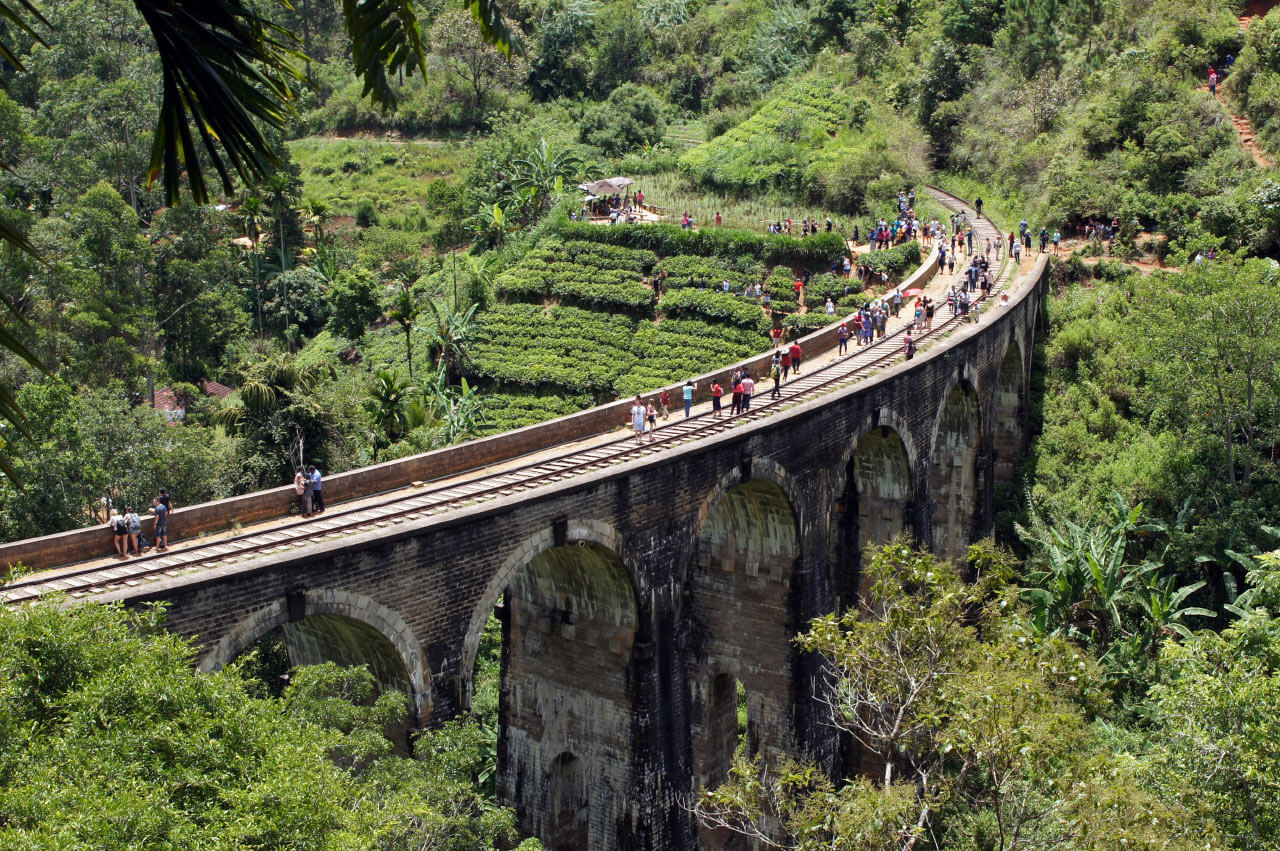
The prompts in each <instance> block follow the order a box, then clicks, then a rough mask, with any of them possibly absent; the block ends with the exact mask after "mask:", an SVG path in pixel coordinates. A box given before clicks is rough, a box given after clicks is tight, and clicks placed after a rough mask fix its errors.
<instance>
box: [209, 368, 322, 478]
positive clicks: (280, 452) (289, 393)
mask: <svg viewBox="0 0 1280 851" xmlns="http://www.w3.org/2000/svg"><path fill="white" fill-rule="evenodd" d="M333 376H334V369H333V367H332V366H331V365H329V364H320V363H314V364H311V365H310V366H307V367H304V368H301V369H300V368H299V367H298V365H297V363H296V362H295V361H294V359H293V358H292V357H291V356H289V355H287V354H284V353H278V354H275V355H273V356H271V357H267V358H263V359H261V360H258V361H254V362H253V363H251V364H249V365H248V366H247V367H243V375H242V379H241V382H240V390H239V401H238V402H230V403H229V404H226V405H225V406H224V407H222V408H220V409H219V410H218V411H217V412H216V413H215V414H214V422H215V423H217V424H218V425H220V426H222V427H223V428H225V429H226V430H227V432H228V433H229V434H232V435H238V436H242V437H245V438H248V442H249V443H250V445H259V446H262V447H265V448H266V449H267V450H269V454H274V455H275V456H276V461H277V462H278V465H277V468H276V470H274V471H266V472H267V475H268V476H271V475H275V474H277V473H289V472H290V471H291V470H292V469H293V468H294V467H297V466H299V465H301V464H302V462H303V452H304V449H305V443H306V441H308V440H309V441H310V442H312V443H313V444H314V443H316V442H317V441H318V440H319V439H321V438H324V437H332V436H333V434H334V429H333V426H332V414H331V412H330V411H328V410H327V409H326V408H325V407H324V405H323V404H322V403H321V401H320V397H319V396H318V395H317V393H316V391H317V390H318V388H319V387H320V385H321V383H322V382H324V381H325V380H326V379H331V378H333ZM269 481H271V479H269V478H265V477H264V481H263V482H262V483H263V484H266V483H268V482H269Z"/></svg>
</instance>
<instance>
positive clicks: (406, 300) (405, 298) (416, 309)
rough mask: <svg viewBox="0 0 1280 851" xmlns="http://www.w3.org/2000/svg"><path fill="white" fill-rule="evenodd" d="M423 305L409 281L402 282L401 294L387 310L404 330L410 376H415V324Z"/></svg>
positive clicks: (391, 318)
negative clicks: (414, 294) (415, 299)
mask: <svg viewBox="0 0 1280 851" xmlns="http://www.w3.org/2000/svg"><path fill="white" fill-rule="evenodd" d="M421 311H422V306H421V305H420V304H418V302H416V301H414V299H413V291H412V290H411V289H410V288H409V282H408V281H401V282H400V295H398V296H397V297H396V300H395V303H394V304H392V305H391V309H390V310H389V311H387V318H388V319H390V320H391V321H392V322H397V323H399V325H400V329H401V330H402V331H404V351H405V357H407V358H408V360H409V378H410V379H412V378H413V326H414V323H415V322H417V321H418V314H419V313H421Z"/></svg>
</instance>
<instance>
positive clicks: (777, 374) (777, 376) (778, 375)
mask: <svg viewBox="0 0 1280 851" xmlns="http://www.w3.org/2000/svg"><path fill="white" fill-rule="evenodd" d="M769 377H770V378H772V379H773V392H771V393H770V394H769V398H771V399H781V398H782V389H781V387H782V370H781V369H779V368H778V365H777V364H776V363H775V364H774V365H773V368H772V369H770V370H769Z"/></svg>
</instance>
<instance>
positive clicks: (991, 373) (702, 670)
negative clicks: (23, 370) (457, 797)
mask: <svg viewBox="0 0 1280 851" xmlns="http://www.w3.org/2000/svg"><path fill="white" fill-rule="evenodd" d="M1044 269H1045V264H1044V262H1043V261H1041V263H1039V264H1038V265H1037V266H1036V267H1035V270H1034V271H1033V272H1032V273H1031V274H1030V275H1029V276H1027V277H1024V278H1023V279H1022V280H1021V281H1019V282H1017V283H1016V284H1014V285H1013V286H1011V287H1010V288H1009V289H1008V290H1007V292H1008V293H1009V295H1010V296H1011V298H1010V300H1009V302H1008V303H1007V304H1005V305H1001V306H999V307H996V308H992V309H989V310H987V311H986V312H984V314H983V320H982V324H980V325H974V326H964V327H962V329H961V330H959V331H957V332H956V333H954V334H952V335H951V336H950V337H949V338H948V339H946V340H945V341H942V342H940V343H938V344H936V345H934V346H932V347H931V348H929V349H928V350H926V351H924V352H923V353H922V354H921V355H920V356H918V357H917V358H916V359H915V360H913V361H910V362H907V363H902V364H899V365H897V366H893V367H891V368H889V369H886V370H884V371H882V372H880V373H878V374H876V375H874V376H872V377H870V378H867V379H866V380H863V381H860V382H858V383H856V384H854V385H851V386H849V387H846V388H844V389H841V390H837V391H834V392H831V393H829V394H827V395H824V396H821V397H819V398H817V399H815V400H813V401H810V402H807V403H805V404H801V405H798V406H795V407H793V408H791V409H789V410H786V411H784V412H781V413H779V414H777V415H775V416H769V417H765V418H763V419H761V420H759V421H757V422H751V423H744V424H743V425H742V426H741V427H740V428H734V429H729V430H728V431H726V432H724V433H722V434H720V435H717V436H714V437H710V438H707V439H704V440H700V441H696V442H690V443H687V444H685V445H683V446H678V447H676V448H673V449H671V450H670V451H664V452H661V453H657V454H654V455H651V456H649V457H647V458H644V459H642V460H637V461H632V462H627V463H623V464H619V465H617V466H614V467H610V468H608V469H604V470H600V471H598V472H595V473H591V474H588V475H585V476H581V477H577V478H573V479H569V480H566V481H564V482H560V483H553V484H549V485H547V486H544V487H541V488H539V489H538V490H536V491H533V492H531V493H530V494H517V495H513V496H510V497H505V498H498V499H494V500H490V501H488V502H484V503H481V504H478V505H474V506H471V507H467V508H463V509H460V510H456V511H451V512H447V513H442V514H439V515H434V516H425V517H421V518H420V519H418V520H415V521H410V522H404V523H400V524H398V525H396V526H394V527H389V528H387V529H377V530H375V531H372V532H365V533H361V534H356V535H352V536H349V537H344V538H339V539H336V540H332V541H328V542H325V543H319V544H315V545H313V546H308V547H304V548H301V549H294V550H289V551H286V552H282V553H277V554H274V555H268V556H262V557H257V558H254V559H250V560H246V561H243V562H239V563H235V564H230V565H227V566H224V567H218V568H215V569H211V570H207V571H201V572H196V573H192V574H189V575H180V576H175V577H172V578H168V579H164V580H162V581H159V582H153V583H149V584H146V585H140V586H138V587H137V588H128V589H124V590H120V591H117V592H114V594H113V595H111V596H113V597H114V598H115V599H120V600H125V601H127V602H128V603H129V604H130V605H136V604H142V603H145V602H148V601H155V600H164V601H166V602H167V603H168V606H169V620H168V623H169V626H170V628H171V629H173V630H175V631H176V632H178V633H181V634H184V635H188V636H193V637H196V638H197V640H198V641H199V642H201V644H202V646H203V648H204V650H203V655H202V656H201V659H200V664H201V666H202V667H203V668H205V669H213V668H216V667H217V666H219V665H222V664H224V663H226V662H228V661H230V660H231V659H233V658H234V657H235V656H236V655H237V654H238V653H240V652H242V651H243V650H245V649H246V648H247V647H248V646H250V645H251V644H252V643H253V642H254V641H255V640H256V639H258V638H259V637H260V636H262V635H263V634H264V633H265V632H267V631H269V630H271V629H273V628H275V627H278V626H284V627H285V628H286V631H287V635H288V641H289V643H290V645H291V654H292V655H293V657H294V659H295V661H304V662H306V661H320V660H322V659H331V660H335V661H339V662H344V663H366V664H369V665H370V666H371V668H372V669H373V671H374V672H375V674H376V675H377V676H378V679H379V682H380V683H382V684H383V685H384V686H387V687H396V688H400V689H403V690H404V691H405V692H406V693H408V694H410V695H411V696H412V705H413V707H414V711H415V712H416V715H417V721H418V723H421V724H429V723H434V722H438V721H440V720H443V719H447V718H449V717H451V716H453V715H455V714H457V713H459V712H463V711H466V710H467V708H468V707H469V701H470V692H471V674H472V667H473V662H474V658H475V655H476V653H477V648H478V644H479V640H480V635H481V632H482V630H483V627H484V625H485V623H486V621H487V619H488V618H489V616H490V614H491V613H493V612H495V610H496V611H497V612H498V613H499V615H500V618H501V621H502V625H503V633H504V638H503V649H502V667H503V675H502V686H501V711H500V714H501V730H500V734H499V779H498V792H499V797H500V798H501V799H502V800H504V801H506V802H509V803H512V804H514V805H515V806H516V808H517V810H518V812H519V814H520V819H521V826H522V827H523V828H524V829H525V830H526V831H528V832H530V833H532V834H535V835H537V836H539V837H541V838H542V839H543V840H544V842H546V843H547V845H548V847H550V848H553V849H601V850H602V851H607V850H608V849H686V848H694V847H697V846H698V845H699V844H700V838H699V834H698V828H697V825H696V824H695V823H694V822H693V820H692V819H691V818H690V816H689V814H688V812H687V811H686V809H685V808H684V807H682V802H683V801H685V800H687V796H688V795H689V793H690V792H691V791H693V790H694V789H696V788H698V787H699V786H700V785H702V784H714V783H715V782H717V781H718V780H719V779H721V778H723V777H724V775H725V771H726V768H727V766H728V763H729V761H730V759H731V757H732V754H733V751H734V748H735V746H736V745H737V742H738V735H739V731H738V702H739V696H740V695H741V694H744V693H745V701H746V706H747V729H746V741H747V747H748V748H749V749H750V750H752V751H755V752H760V753H762V754H764V755H765V756H766V758H767V757H768V756H769V755H771V754H778V753H782V752H787V753H793V754H803V755H811V756H814V757H816V758H817V759H819V760H820V761H822V762H823V763H824V764H826V765H828V766H835V765H837V764H840V763H841V760H840V754H839V743H838V742H837V741H836V739H835V737H834V734H833V732H832V729H831V728H830V727H829V726H828V725H827V724H825V723H824V707H823V705H822V704H821V702H820V701H819V700H817V699H816V698H815V690H816V689H817V687H818V683H819V681H820V671H819V670H818V667H817V664H816V662H815V660H814V659H812V658H809V657H806V656H805V655H803V654H800V653H798V652H796V650H795V649H794V648H793V646H792V645H791V643H790V639H791V638H792V637H793V636H794V635H795V634H796V633H798V632H800V631H801V630H802V629H803V628H804V626H805V624H806V623H807V622H808V620H809V619H811V618H813V617H815V616H818V615H821V614H824V613H827V612H830V611H832V610H833V609H835V608H837V607H838V606H840V605H841V604H842V603H845V602H848V601H850V600H851V599H852V598H853V596H854V595H855V593H856V590H857V588H858V584H859V579H860V558H861V556H860V554H861V553H862V551H863V550H864V548H865V547H866V546H867V545H868V544H873V543H877V542H883V541H885V540H887V539H888V538H890V537H892V536H893V535H895V534H898V533H899V532H906V533H908V534H909V535H911V536H913V537H914V538H915V539H916V540H918V541H920V542H922V543H923V544H924V545H926V546H929V547H932V548H933V549H934V550H935V551H936V552H938V553H939V554H941V555H945V556H956V555H959V554H961V553H963V551H964V548H965V546H966V545H967V544H969V543H970V542H972V541H974V540H976V539H978V538H980V537H982V536H984V535H986V534H988V533H989V532H990V530H991V527H992V515H993V501H994V494H995V492H996V490H997V488H998V487H999V486H1000V485H1001V484H1012V478H1013V475H1014V465H1015V462H1016V461H1017V459H1018V457H1019V455H1020V454H1021V452H1022V450H1023V447H1024V444H1025V441H1026V440H1027V437H1028V435H1027V394H1028V375H1029V369H1030V357H1031V349H1032V342H1033V336H1034V333H1035V330H1036V327H1037V322H1038V317H1039V313H1040V309H1041V300H1042V299H1041V289H1042V288H1041V286H1040V282H1041V280H1042V278H1043V275H1044ZM833 770H834V768H833ZM701 841H702V842H703V843H704V844H713V841H712V838H709V837H703V838H702V840H701Z"/></svg>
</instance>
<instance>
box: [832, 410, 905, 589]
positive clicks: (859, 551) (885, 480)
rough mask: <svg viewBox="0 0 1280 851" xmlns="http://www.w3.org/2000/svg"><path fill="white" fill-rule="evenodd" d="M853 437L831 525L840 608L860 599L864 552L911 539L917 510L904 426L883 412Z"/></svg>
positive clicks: (834, 586) (865, 422) (868, 419)
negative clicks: (904, 536)
mask: <svg viewBox="0 0 1280 851" xmlns="http://www.w3.org/2000/svg"><path fill="white" fill-rule="evenodd" d="M854 435H855V437H854V439H853V440H852V441H850V443H849V446H848V448H847V450H846V451H845V453H844V455H843V457H842V463H841V465H840V478H839V479H838V480H837V482H838V490H837V496H836V499H835V501H834V503H833V504H832V507H831V511H830V513H829V515H828V523H827V528H828V534H827V540H828V544H829V552H828V565H829V566H830V573H831V575H830V577H829V580H830V582H831V587H832V589H833V591H834V593H835V597H836V601H837V603H838V605H839V606H840V607H841V608H844V607H846V606H849V605H853V603H854V601H855V600H856V598H857V594H858V591H859V588H860V584H861V581H862V556H863V553H864V552H865V550H866V548H867V547H868V546H869V545H871V546H874V545H877V544H884V543H888V542H889V541H890V540H891V539H893V538H894V537H895V536H897V535H899V534H901V533H903V532H906V533H908V534H909V533H911V532H912V530H913V526H914V524H913V517H914V513H915V510H916V505H915V501H914V494H915V483H916V475H915V471H916V469H917V467H916V461H917V457H916V441H915V438H914V437H913V435H912V433H911V430H910V427H909V426H908V425H907V422H906V420H905V419H904V418H903V417H902V416H900V415H899V414H898V413H897V412H896V411H894V410H893V409H891V408H881V409H879V410H878V411H876V412H875V414H873V415H871V416H868V417H866V418H865V419H864V420H863V421H862V422H861V423H860V424H859V425H858V427H857V429H856V430H855V431H854Z"/></svg>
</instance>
